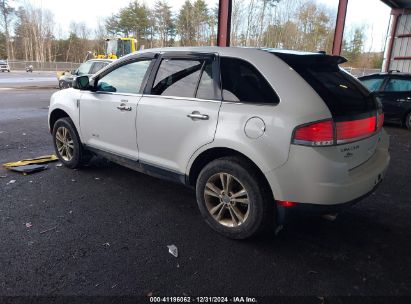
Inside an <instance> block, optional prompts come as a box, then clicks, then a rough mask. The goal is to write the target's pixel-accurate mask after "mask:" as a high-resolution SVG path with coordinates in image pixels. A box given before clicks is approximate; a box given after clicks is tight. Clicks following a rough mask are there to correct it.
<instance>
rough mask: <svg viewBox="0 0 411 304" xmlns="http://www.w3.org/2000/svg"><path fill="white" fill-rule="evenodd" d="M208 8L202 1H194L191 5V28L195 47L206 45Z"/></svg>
mask: <svg viewBox="0 0 411 304" xmlns="http://www.w3.org/2000/svg"><path fill="white" fill-rule="evenodd" d="M208 20H209V16H208V7H207V4H206V3H205V2H204V0H196V1H195V2H194V5H193V26H194V30H195V42H196V44H197V45H202V44H204V43H206V42H207V41H206V40H207V39H206V36H207V35H208V33H207V31H208Z"/></svg>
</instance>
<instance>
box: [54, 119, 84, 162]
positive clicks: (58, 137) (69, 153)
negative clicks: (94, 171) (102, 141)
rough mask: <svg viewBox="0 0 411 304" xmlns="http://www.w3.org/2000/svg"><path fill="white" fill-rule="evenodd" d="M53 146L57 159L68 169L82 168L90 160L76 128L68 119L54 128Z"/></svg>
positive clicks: (58, 122) (56, 124)
mask: <svg viewBox="0 0 411 304" xmlns="http://www.w3.org/2000/svg"><path fill="white" fill-rule="evenodd" d="M53 144H54V149H55V151H56V154H57V157H58V158H59V159H60V161H61V162H62V163H63V164H64V165H65V166H66V167H68V168H71V169H75V168H78V167H81V165H83V164H85V163H86V162H87V161H88V160H89V158H90V157H89V155H88V153H87V152H86V151H85V150H84V149H83V146H82V144H81V141H80V138H79V136H78V133H77V131H76V127H75V126H74V124H73V122H72V121H71V119H70V118H68V117H63V118H60V119H59V120H57V121H56V123H55V124H54V127H53Z"/></svg>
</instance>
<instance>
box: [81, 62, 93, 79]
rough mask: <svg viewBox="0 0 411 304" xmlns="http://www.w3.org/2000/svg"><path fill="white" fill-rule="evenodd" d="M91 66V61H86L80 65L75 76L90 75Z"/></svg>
mask: <svg viewBox="0 0 411 304" xmlns="http://www.w3.org/2000/svg"><path fill="white" fill-rule="evenodd" d="M92 64H93V61H87V62H84V63H82V64H81V65H80V66H79V68H78V70H77V75H79V76H80V75H86V74H90V68H91V65H92Z"/></svg>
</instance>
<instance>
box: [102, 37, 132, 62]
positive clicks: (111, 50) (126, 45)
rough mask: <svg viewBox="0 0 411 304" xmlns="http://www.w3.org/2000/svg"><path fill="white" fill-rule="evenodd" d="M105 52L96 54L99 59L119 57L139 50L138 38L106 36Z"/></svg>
mask: <svg viewBox="0 0 411 304" xmlns="http://www.w3.org/2000/svg"><path fill="white" fill-rule="evenodd" d="M105 40H106V52H105V54H95V58H98V59H118V58H121V57H123V56H125V55H128V54H131V53H134V52H135V51H137V39H135V38H130V37H127V38H106V39H105Z"/></svg>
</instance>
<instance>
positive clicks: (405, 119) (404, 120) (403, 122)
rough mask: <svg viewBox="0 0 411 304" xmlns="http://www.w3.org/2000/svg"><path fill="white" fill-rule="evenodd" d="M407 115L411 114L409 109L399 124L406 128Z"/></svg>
mask: <svg viewBox="0 0 411 304" xmlns="http://www.w3.org/2000/svg"><path fill="white" fill-rule="evenodd" d="M409 114H411V107H410V108H409V109H407V110H406V111H405V113H404V116H403V117H402V120H401V123H402V125H403V126H404V127H406V126H407V116H408V115H409Z"/></svg>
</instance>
